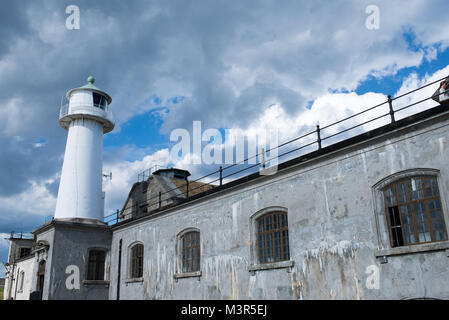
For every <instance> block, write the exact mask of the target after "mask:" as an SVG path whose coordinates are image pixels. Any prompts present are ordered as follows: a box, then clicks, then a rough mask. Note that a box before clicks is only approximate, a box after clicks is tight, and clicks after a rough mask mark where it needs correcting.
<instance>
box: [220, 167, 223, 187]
mask: <svg viewBox="0 0 449 320" xmlns="http://www.w3.org/2000/svg"><path fill="white" fill-rule="evenodd" d="M222 185H223V167H222V166H220V187H221V186H222Z"/></svg>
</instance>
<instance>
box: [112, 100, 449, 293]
mask: <svg viewBox="0 0 449 320" xmlns="http://www.w3.org/2000/svg"><path fill="white" fill-rule="evenodd" d="M448 124H449V113H448V111H447V110H444V109H441V108H437V109H434V110H431V111H426V112H424V113H423V114H420V115H416V116H414V117H410V118H406V119H403V120H401V121H400V122H397V123H396V124H393V125H388V126H386V127H383V128H380V129H376V130H374V131H372V132H368V133H365V134H363V135H361V136H358V137H356V138H352V139H349V140H346V141H343V142H341V143H338V144H336V145H333V146H330V147H329V148H327V149H326V148H324V149H321V150H320V151H317V152H314V153H312V154H308V155H306V156H303V157H300V158H298V159H294V160H292V161H290V162H288V163H284V164H282V165H280V166H279V170H278V172H277V174H276V175H274V176H260V175H259V174H255V175H253V176H250V177H246V178H243V179H241V180H239V181H234V182H233V183H231V184H230V185H224V186H223V187H222V188H221V189H220V188H216V189H214V190H213V191H214V192H209V194H206V195H204V194H203V195H201V196H200V197H197V198H195V197H193V198H192V199H191V200H190V201H188V202H185V203H183V204H178V205H177V206H173V207H172V208H169V209H165V210H160V211H159V212H155V213H153V214H151V215H147V216H143V217H136V218H135V219H131V220H127V221H124V222H122V223H119V224H118V225H116V226H114V227H113V229H112V230H113V238H112V246H111V266H110V268H111V269H110V276H111V278H110V291H109V298H110V299H117V296H118V295H119V298H120V299H411V298H438V299H448V298H449V289H448V288H449V280H448V277H447V275H448V273H449V268H448V265H449V260H448V259H449V243H448V241H447V225H446V222H445V221H448V219H449V217H448V216H447V212H448V209H449V208H448V204H449V202H448V199H447V198H446V197H445V195H446V194H447V192H448V190H449V189H448V188H449V172H448V167H447V164H448V159H449V140H448V139H449V127H448ZM401 183H405V184H401ZM403 186H408V187H409V190H408V191H404V192H411V193H412V194H411V195H410V196H407V197H408V201H406V199H405V198H404V200H403V201H402V199H398V202H399V204H400V203H404V204H406V205H405V206H400V208H401V210H403V208H408V209H410V208H415V207H416V208H418V207H420V206H421V204H422V205H423V206H425V209H424V210H428V211H429V213H430V215H429V216H428V217H427V216H426V217H425V219H426V221H428V220H429V219H430V221H428V222H426V223H421V225H419V223H420V222H419V221H418V219H419V217H418V215H419V212H418V210H417V209H416V211H413V213H412V215H413V216H412V215H410V216H412V218H411V219H412V220H413V221H415V222H412V221H410V222H409V223H410V224H413V223H415V225H414V226H415V229H417V231H421V228H423V229H422V232H418V235H417V238H416V239H415V241H414V242H412V241H410V240H408V242H407V243H404V242H403V240H400V241H402V243H400V244H397V243H395V242H394V241H396V240H397V239H399V238H398V237H396V236H395V235H394V234H392V232H394V231H395V226H396V225H393V223H395V222H394V221H393V219H392V218H394V217H397V216H398V215H397V213H396V212H394V214H393V215H392V214H391V212H390V211H389V204H388V203H387V202H386V199H387V198H386V197H385V194H386V192H389V191H388V190H391V188H393V190H394V191H393V192H395V193H396V192H399V196H400V195H401V194H402V193H403V192H402V191H401V190H402V189H400V188H402V187H403ZM398 188H399V189H398ZM426 188H427V189H426ZM404 190H405V189H404ZM422 190H427V191H425V192H424V194H421V195H419V196H417V197H416V199H422V200H412V199H413V197H414V195H415V193H416V192H418V193H419V192H421V193H423V191H422ZM432 190H433V191H432ZM401 192H402V193H401ZM394 196H395V197H397V196H398V194H395V195H394ZM425 199H437V202H435V203H434V202H431V201H433V200H425ZM429 201H430V202H429ZM417 206H418V207H417ZM395 210H396V209H395ZM270 213H284V214H286V217H287V221H288V236H287V237H286V239H287V241H288V246H287V250H288V253H287V254H285V255H284V257H281V259H278V260H281V261H276V262H269V263H266V262H265V261H264V263H261V261H260V252H259V249H260V241H259V239H258V238H257V236H258V224H257V222H258V221H260V220H259V219H260V218H261V217H264V215H266V214H270ZM401 214H402V216H401V220H402V225H399V228H401V229H402V232H403V233H404V234H405V233H406V231H407V229H406V226H407V222H406V216H407V214H408V213H406V212H405V211H401ZM273 221H274V220H273ZM441 223H442V225H440V224H441ZM432 225H433V226H434V227H433V229H432V232H433V234H434V235H433V236H431V234H430V228H431V226H432ZM412 227H413V226H412ZM191 231H196V232H199V235H200V236H199V238H200V268H199V269H198V271H196V272H183V270H182V264H183V262H184V261H183V257H182V244H181V243H180V242H181V239H182V237H183V235H184V234H186V233H188V232H191ZM259 234H260V232H259ZM401 237H402V236H401ZM427 237H429V238H427ZM401 239H402V238H401ZM407 239H408V238H407ZM418 242H422V243H418ZM412 243H413V244H412ZM136 244H141V245H143V272H142V276H141V277H137V278H134V277H132V274H131V273H130V272H131V271H132V268H131V265H132V258H131V254H132V248H133V246H135V245H136ZM119 252H121V254H120V255H119ZM282 258H284V259H282ZM273 260H277V259H273ZM377 275H378V276H379V277H378V281H379V282H378V283H377V284H376V281H377V279H376V276H377Z"/></svg>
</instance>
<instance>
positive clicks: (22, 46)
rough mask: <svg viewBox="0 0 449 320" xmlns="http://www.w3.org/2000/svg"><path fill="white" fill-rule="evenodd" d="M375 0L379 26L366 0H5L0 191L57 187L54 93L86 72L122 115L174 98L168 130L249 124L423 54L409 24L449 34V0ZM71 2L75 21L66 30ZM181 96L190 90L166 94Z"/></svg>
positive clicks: (61, 134) (79, 81)
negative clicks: (408, 38) (407, 36)
mask: <svg viewBox="0 0 449 320" xmlns="http://www.w3.org/2000/svg"><path fill="white" fill-rule="evenodd" d="M378 2H379V6H380V7H381V12H382V24H381V28H380V29H379V30H378V31H376V32H372V31H369V30H367V29H366V28H365V27H364V21H365V18H366V14H365V12H364V9H365V7H366V6H367V5H368V4H371V3H370V1H358V0H357V1H355V0H354V1H282V2H279V1H223V0H219V1H218V0H215V1H185V0H168V1H165V0H164V1H136V0H131V1H122V0H102V1H75V0H73V1H72V0H70V1H8V2H4V3H2V4H1V11H0V198H1V197H9V196H11V195H17V194H19V193H21V192H23V191H24V190H27V188H28V187H29V185H30V183H31V182H32V181H36V182H38V183H41V184H43V185H44V187H46V188H47V189H48V190H49V191H50V192H51V194H53V195H54V194H55V190H57V184H58V182H57V181H58V180H57V176H58V173H59V172H60V170H61V164H62V155H63V152H64V146H65V139H66V131H65V130H63V129H62V128H61V127H60V126H59V125H58V122H57V118H58V112H59V105H60V102H61V97H63V96H64V95H65V93H66V92H67V90H68V89H70V88H74V87H78V86H81V85H83V84H84V83H85V81H86V80H85V79H86V78H87V76H88V75H91V74H93V75H94V76H95V77H96V79H97V81H96V83H95V84H96V85H97V86H98V87H99V88H102V89H104V90H105V91H107V92H108V93H109V94H110V95H111V96H112V98H113V104H112V107H113V108H114V112H115V114H116V118H117V120H118V125H120V123H123V122H124V121H126V120H128V119H129V118H131V117H133V116H134V115H136V114H138V113H143V112H146V111H148V110H149V109H150V108H152V107H153V106H152V105H151V104H150V103H145V101H147V100H148V98H149V97H152V96H154V95H155V96H157V97H160V98H161V100H162V101H163V104H166V105H167V106H168V107H169V112H167V113H166V114H165V115H164V124H163V128H162V129H163V131H164V132H169V131H170V130H172V129H173V128H176V127H182V128H191V125H192V121H193V120H201V121H202V122H203V127H204V128H207V127H235V126H238V127H241V128H245V127H246V126H248V125H249V123H250V122H251V121H253V120H254V119H256V118H257V117H258V115H260V114H261V113H263V111H264V109H265V108H267V107H268V106H269V105H270V104H272V103H279V104H280V105H282V107H283V108H284V110H285V111H286V112H288V113H289V114H295V113H298V112H301V110H303V109H304V107H305V105H306V102H307V101H309V100H313V99H314V98H316V97H317V96H318V95H319V94H322V93H323V92H327V89H328V88H334V89H335V88H341V87H346V88H349V89H351V88H354V87H356V86H357V84H358V83H359V81H360V80H362V79H364V77H366V76H367V75H368V74H370V72H372V71H373V70H375V71H376V70H381V71H382V70H384V69H386V70H389V69H388V67H389V68H392V66H393V67H394V68H397V69H400V68H403V67H407V66H415V65H417V64H419V63H420V61H421V60H422V57H423V54H422V52H409V51H408V45H407V43H406V42H405V41H404V39H403V38H402V37H401V32H402V25H403V24H408V25H412V26H413V27H414V28H415V30H416V34H417V35H419V37H420V38H419V39H421V40H422V41H424V40H423V39H428V37H427V36H428V34H431V35H432V39H433V40H432V41H440V42H441V43H445V42H444V41H443V40H444V39H443V38H444V37H443V36H442V34H444V32H443V31H441V32H440V29H441V30H447V28H446V27H444V24H446V20H447V19H445V18H446V15H445V14H444V15H442V13H440V12H433V11H432V10H431V9H429V8H435V7H442V6H444V4H445V0H443V1H441V2H439V1H434V5H432V6H429V5H427V3H424V2H422V1H421V2H420V1H409V3H408V4H407V6H406V8H405V7H404V6H403V4H402V3H399V2H398V3H395V2H391V1H378ZM73 4H74V5H77V6H79V8H80V11H81V12H80V18H81V29H80V30H67V29H66V28H65V20H66V18H67V14H66V13H65V8H66V7H67V6H68V5H73ZM399 13H400V14H399ZM441 15H442V16H441ZM429 17H431V18H432V19H429ZM428 21H437V22H435V23H432V24H429V22H428ZM446 25H447V24H446ZM446 38H447V37H446ZM446 40H447V39H446ZM394 68H393V69H394ZM175 96H183V97H185V99H184V100H183V102H181V103H178V104H169V103H166V101H168V100H169V99H171V98H173V97H175ZM106 139H107V138H106ZM41 140H44V141H45V142H46V143H45V144H44V145H43V146H40V147H36V146H35V145H34V144H35V143H36V142H39V141H41ZM149 144H151V141H149ZM119 156H120V157H125V156H124V153H120V155H119ZM105 159H106V160H108V159H109V158H108V155H106V156H105ZM51 179H56V181H53V182H47V180H51ZM30 191H32V190H30ZM7 210H9V209H5V208H0V216H5V215H7V214H8V212H7ZM48 214H49V215H51V214H52V212H49V213H48ZM19 216H20V214H19V213H17V215H15V217H16V218H17V217H19ZM4 221H6V220H4ZM7 221H9V222H5V223H10V222H11V221H10V220H7Z"/></svg>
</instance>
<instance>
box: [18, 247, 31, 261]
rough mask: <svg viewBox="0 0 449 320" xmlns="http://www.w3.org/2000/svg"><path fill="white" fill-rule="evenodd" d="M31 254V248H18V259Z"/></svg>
mask: <svg viewBox="0 0 449 320" xmlns="http://www.w3.org/2000/svg"><path fill="white" fill-rule="evenodd" d="M30 254H31V248H20V249H19V259H20V258H23V257H26V256H29V255H30Z"/></svg>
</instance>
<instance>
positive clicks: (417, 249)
mask: <svg viewBox="0 0 449 320" xmlns="http://www.w3.org/2000/svg"><path fill="white" fill-rule="evenodd" d="M448 249H449V241H441V242H433V243H423V244H415V245H411V246H404V247H397V248H390V249H378V250H376V251H375V253H374V254H375V256H376V258H382V257H390V256H399V255H404V254H414V253H422V252H430V251H442V250H446V253H449V250H448Z"/></svg>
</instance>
